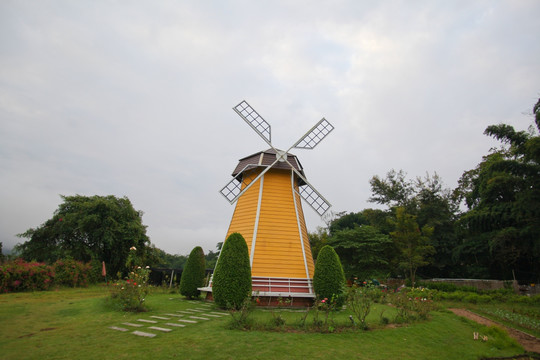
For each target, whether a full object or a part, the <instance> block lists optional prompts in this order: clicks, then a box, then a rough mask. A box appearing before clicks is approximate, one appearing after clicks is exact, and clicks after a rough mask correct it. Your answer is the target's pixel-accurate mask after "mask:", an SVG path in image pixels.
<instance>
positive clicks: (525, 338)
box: [448, 309, 540, 354]
mask: <svg viewBox="0 0 540 360" xmlns="http://www.w3.org/2000/svg"><path fill="white" fill-rule="evenodd" d="M448 310H450V311H452V312H453V313H454V314H456V315H458V316H462V317H465V318H467V319H470V320H473V321H476V322H477V323H479V324H481V325H485V326H498V327H500V328H502V329H504V330H505V331H506V332H507V333H508V335H510V337H512V338H514V339H516V341H517V342H518V343H520V344H521V346H523V348H524V349H525V350H526V351H532V352H535V353H538V354H540V339H538V338H536V337H534V336H532V335H529V334H526V333H524V332H522V331H519V330H516V329H513V328H509V327H506V326H504V325H502V324H499V323H497V322H495V321H493V320H490V319H487V318H485V317H483V316H480V315H478V314H475V313H473V312H470V311H469V310H465V309H448Z"/></svg>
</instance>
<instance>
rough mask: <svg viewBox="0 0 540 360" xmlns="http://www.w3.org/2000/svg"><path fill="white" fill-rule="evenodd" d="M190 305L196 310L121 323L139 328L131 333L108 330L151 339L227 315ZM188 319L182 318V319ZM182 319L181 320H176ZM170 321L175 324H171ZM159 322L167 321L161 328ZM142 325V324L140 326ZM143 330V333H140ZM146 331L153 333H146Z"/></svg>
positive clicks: (119, 329)
mask: <svg viewBox="0 0 540 360" xmlns="http://www.w3.org/2000/svg"><path fill="white" fill-rule="evenodd" d="M189 303H190V304H194V305H198V306H199V307H198V308H190V309H184V310H177V311H176V312H177V313H178V314H171V313H167V314H163V316H157V315H150V316H149V317H150V318H151V319H152V320H150V319H137V320H136V321H137V323H131V322H125V323H122V326H126V327H131V328H140V329H139V330H135V331H131V329H129V328H125V327H120V326H109V329H111V330H116V331H121V332H128V331H129V332H131V334H133V335H137V336H142V337H149V338H153V337H155V336H157V333H156V332H163V333H168V332H171V331H173V329H174V328H183V327H186V326H190V324H197V323H198V321H197V320H212V319H213V318H220V317H223V316H226V315H229V314H228V313H226V312H218V311H209V310H210V309H211V305H208V304H199V303H197V302H192V301H189ZM184 316H185V317H188V318H189V319H187V318H183V317H184ZM178 318H183V319H178ZM171 319H172V320H173V321H175V322H171ZM160 321H169V322H164V323H163V326H162V325H160ZM141 323H142V324H141ZM140 330H145V331H140ZM147 330H150V331H153V332H147Z"/></svg>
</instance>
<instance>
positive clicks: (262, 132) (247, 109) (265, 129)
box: [233, 100, 273, 148]
mask: <svg viewBox="0 0 540 360" xmlns="http://www.w3.org/2000/svg"><path fill="white" fill-rule="evenodd" d="M233 110H234V111H236V113H237V114H238V115H239V116H240V117H241V118H242V119H244V121H245V122H247V123H248V125H249V126H251V127H252V128H253V130H255V132H256V133H257V134H259V136H260V137H262V138H263V139H264V141H266V143H267V144H268V145H270V146H272V129H271V127H270V124H269V123H267V122H266V120H264V119H263V117H262V116H261V115H259V113H258V112H256V111H255V109H253V108H252V107H251V106H250V105H249V104H248V103H247V101H245V100H243V101H242V102H241V103H240V104H238V105H236V106H235V107H233ZM272 148H273V146H272Z"/></svg>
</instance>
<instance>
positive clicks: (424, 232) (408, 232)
mask: <svg viewBox="0 0 540 360" xmlns="http://www.w3.org/2000/svg"><path fill="white" fill-rule="evenodd" d="M432 233H433V228H432V227H430V226H428V225H425V226H424V227H422V229H420V228H419V227H418V223H417V222H416V216H414V215H411V214H408V213H407V212H406V210H405V208H403V207H398V208H397V209H396V223H395V231H393V232H391V233H390V235H391V236H392V238H393V240H394V244H395V246H396V247H397V249H398V250H399V267H400V268H401V269H403V270H405V271H407V272H408V276H409V279H410V280H411V283H412V285H413V286H414V285H415V284H416V271H417V270H418V268H419V267H421V266H425V265H428V264H429V263H430V258H429V256H430V255H432V254H433V253H434V252H435V249H434V248H433V246H432V245H431V240H430V236H431V234H432Z"/></svg>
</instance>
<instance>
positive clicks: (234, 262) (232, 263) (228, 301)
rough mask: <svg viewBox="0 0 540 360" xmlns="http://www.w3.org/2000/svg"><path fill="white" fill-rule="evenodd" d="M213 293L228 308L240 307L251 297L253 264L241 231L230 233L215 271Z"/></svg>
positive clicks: (215, 298) (219, 304) (221, 304)
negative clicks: (251, 264)
mask: <svg viewBox="0 0 540 360" xmlns="http://www.w3.org/2000/svg"><path fill="white" fill-rule="evenodd" d="M212 295H213V297H214V301H215V303H216V304H217V305H218V306H219V307H221V308H226V309H240V307H241V306H242V304H243V303H244V301H245V300H246V299H247V298H249V297H251V266H250V265H249V253H248V247H247V244H246V240H244V237H243V236H242V235H240V234H239V233H233V234H231V235H229V237H228V238H227V240H225V243H224V244H223V248H222V249H221V254H220V255H219V259H218V263H217V265H216V269H215V271H214V277H213V281H212Z"/></svg>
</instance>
